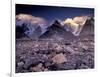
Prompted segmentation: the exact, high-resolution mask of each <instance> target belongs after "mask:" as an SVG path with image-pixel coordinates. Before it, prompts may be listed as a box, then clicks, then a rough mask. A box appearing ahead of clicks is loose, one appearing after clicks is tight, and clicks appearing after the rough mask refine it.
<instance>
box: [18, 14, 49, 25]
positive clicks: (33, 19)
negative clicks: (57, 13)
mask: <svg viewBox="0 0 100 77" xmlns="http://www.w3.org/2000/svg"><path fill="white" fill-rule="evenodd" d="M16 19H17V20H22V21H29V22H31V23H32V24H35V25H40V26H41V25H46V24H47V21H46V20H45V19H44V18H42V17H36V16H32V15H30V14H18V15H16Z"/></svg>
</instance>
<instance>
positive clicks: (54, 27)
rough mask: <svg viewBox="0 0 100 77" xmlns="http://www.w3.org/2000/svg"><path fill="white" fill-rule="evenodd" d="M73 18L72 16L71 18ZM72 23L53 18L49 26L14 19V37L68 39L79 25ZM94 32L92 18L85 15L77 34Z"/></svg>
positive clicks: (72, 36)
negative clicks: (83, 22) (64, 22)
mask: <svg viewBox="0 0 100 77" xmlns="http://www.w3.org/2000/svg"><path fill="white" fill-rule="evenodd" d="M73 19H74V18H73ZM74 24H75V27H74V25H71V22H70V23H69V22H68V23H67V24H63V23H62V22H61V21H59V20H55V21H54V22H53V23H52V24H51V25H50V26H47V25H42V26H41V25H38V24H32V23H31V22H29V21H24V20H18V19H16V38H17V39H20V38H23V37H26V38H31V39H34V38H53V39H57V40H63V39H64V38H67V39H70V38H75V37H76V35H74V34H73V32H74V31H73V30H76V29H77V31H78V30H79V29H78V28H80V27H81V26H80V25H79V24H78V23H76V22H74ZM93 33H94V18H93V17H91V16H87V19H86V21H85V24H83V27H82V30H80V32H79V33H78V34H79V35H78V36H81V35H84V34H85V35H86V34H93Z"/></svg>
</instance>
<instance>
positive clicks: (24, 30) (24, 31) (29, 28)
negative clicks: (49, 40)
mask: <svg viewBox="0 0 100 77" xmlns="http://www.w3.org/2000/svg"><path fill="white" fill-rule="evenodd" d="M45 31H46V27H45V25H42V26H41V25H40V24H32V23H31V22H30V21H24V20H17V19H16V38H17V39H19V38H23V37H26V38H31V39H32V38H38V37H39V36H40V35H41V34H43V33H44V32H45Z"/></svg>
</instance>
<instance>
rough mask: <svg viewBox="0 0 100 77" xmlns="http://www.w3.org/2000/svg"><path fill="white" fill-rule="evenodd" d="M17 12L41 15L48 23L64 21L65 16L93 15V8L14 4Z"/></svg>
mask: <svg viewBox="0 0 100 77" xmlns="http://www.w3.org/2000/svg"><path fill="white" fill-rule="evenodd" d="M18 14H29V15H32V16H36V17H41V18H44V19H45V20H47V21H48V23H52V22H53V21H54V20H56V19H58V20H62V21H64V20H65V19H67V18H73V17H76V16H81V15H94V9H93V8H78V7H57V6H43V5H25V4H16V15H18Z"/></svg>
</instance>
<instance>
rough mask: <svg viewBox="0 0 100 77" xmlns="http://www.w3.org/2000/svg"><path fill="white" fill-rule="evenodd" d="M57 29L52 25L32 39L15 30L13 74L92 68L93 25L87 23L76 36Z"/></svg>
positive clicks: (20, 29) (57, 25)
mask: <svg viewBox="0 0 100 77" xmlns="http://www.w3.org/2000/svg"><path fill="white" fill-rule="evenodd" d="M60 25H61V24H60V23H59V22H58V21H55V22H54V24H52V25H51V26H49V27H48V28H47V30H46V31H45V32H44V33H43V34H42V35H39V34H40V33H37V32H35V33H37V34H35V36H36V35H39V36H38V38H37V36H36V38H34V39H33V38H29V36H28V35H27V34H25V33H24V34H23V32H24V31H25V30H26V29H27V28H24V29H23V28H22V27H20V28H18V27H17V36H18V38H17V39H16V73H25V72H40V71H59V70H76V69H92V68H94V25H93V24H90V21H87V23H86V24H85V27H84V28H83V30H82V31H81V33H80V35H79V36H74V35H73V34H72V33H71V32H67V31H66V30H65V29H64V28H62V27H61V26H60ZM38 30H39V31H40V28H39V29H38V28H37V30H36V31H38ZM22 35H23V36H27V37H23V38H19V37H21V36H22ZM32 37H33V36H32Z"/></svg>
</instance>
